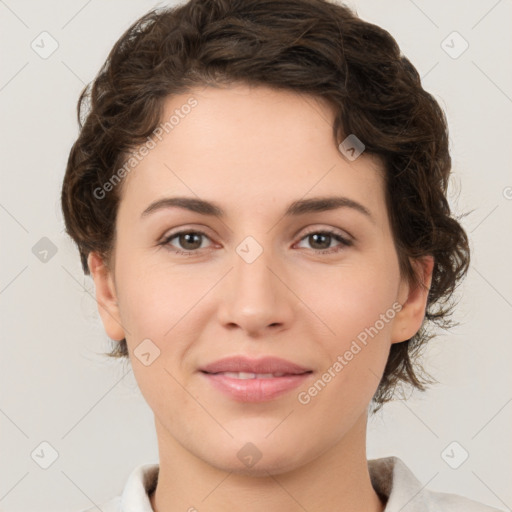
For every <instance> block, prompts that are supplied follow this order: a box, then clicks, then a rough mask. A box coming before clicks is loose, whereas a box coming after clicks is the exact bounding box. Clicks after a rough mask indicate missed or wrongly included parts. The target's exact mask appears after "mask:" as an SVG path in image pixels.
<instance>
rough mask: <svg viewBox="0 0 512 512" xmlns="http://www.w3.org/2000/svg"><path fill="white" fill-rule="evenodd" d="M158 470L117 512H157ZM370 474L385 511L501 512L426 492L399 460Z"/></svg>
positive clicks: (129, 489)
mask: <svg viewBox="0 0 512 512" xmlns="http://www.w3.org/2000/svg"><path fill="white" fill-rule="evenodd" d="M158 471H159V465H158V464H143V465H140V466H138V467H136V468H135V469H134V470H133V471H132V472H131V473H130V476H129V477H128V480H127V482H126V485H125V487H124V490H123V493H122V495H121V496H120V497H118V498H116V499H115V500H112V502H111V504H112V505H114V504H119V505H120V507H119V508H117V507H116V508H115V510H116V512H117V511H118V510H119V512H153V509H152V507H151V503H150V501H149V496H148V494H149V493H150V492H151V491H152V490H153V489H154V488H155V486H156V483H157V480H158ZM368 471H369V473H370V478H371V482H372V486H373V488H374V489H375V491H376V492H377V493H378V494H379V495H380V497H381V498H382V499H383V500H385V501H386V500H387V503H386V507H385V510H384V512H434V511H435V512H444V511H450V512H459V511H460V512H500V511H498V510H497V509H494V508H491V507H487V506H485V505H482V504H480V503H477V502H475V501H472V500H469V499H467V498H464V497H462V496H458V495H455V494H447V493H440V492H434V491H429V490H428V489H425V486H424V485H422V484H421V482H420V481H419V480H418V479H417V478H416V477H415V476H414V474H413V473H412V472H411V470H410V469H409V468H408V467H407V466H406V465H405V464H404V462H402V460H401V459H399V458H398V457H385V458H381V459H370V460H368ZM106 510H107V511H108V510H109V509H108V508H107V509H106ZM112 510H114V509H113V508H112Z"/></svg>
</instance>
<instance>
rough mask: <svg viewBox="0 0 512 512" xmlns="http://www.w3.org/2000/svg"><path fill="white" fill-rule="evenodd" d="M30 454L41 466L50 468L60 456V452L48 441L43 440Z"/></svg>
mask: <svg viewBox="0 0 512 512" xmlns="http://www.w3.org/2000/svg"><path fill="white" fill-rule="evenodd" d="M30 456H31V457H32V459H33V460H34V461H35V462H36V464H37V465H38V466H39V467H41V468H42V469H48V468H49V467H50V466H51V465H52V464H53V463H54V462H55V461H56V460H57V459H58V458H59V452H58V451H57V450H56V449H55V448H54V447H53V446H52V445H51V444H50V443H49V442H48V441H43V442H42V443H40V444H39V445H38V446H37V447H36V448H35V449H34V450H33V451H32V453H31V454H30Z"/></svg>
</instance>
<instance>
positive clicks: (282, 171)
mask: <svg viewBox="0 0 512 512" xmlns="http://www.w3.org/2000/svg"><path fill="white" fill-rule="evenodd" d="M333 122H334V111H333V109H332V107H331V106H330V105H329V104H328V103H327V102H326V101H325V100H323V99H322V98H317V97H313V96H310V95H305V94H297V93H294V92H292V91H281V90H274V89H270V88H266V87H250V86H246V85H236V86H231V87H226V88H212V87H206V88H200V89H196V90H192V91H191V92H189V93H185V94H180V95H175V96H172V97H169V98H167V100H166V101H165V104H164V109H163V114H162V118H161V123H160V125H159V127H157V131H156V132H154V134H153V136H152V137H151V139H152V141H153V143H154V144H153V143H152V144H146V146H147V147H149V146H152V148H151V149H149V150H148V151H145V153H146V154H145V156H144V157H143V158H141V159H140V161H139V162H138V163H137V164H136V166H135V167H134V168H133V170H131V171H130V172H129V173H128V174H127V176H126V177H125V180H126V182H125V183H124V184H123V194H122V201H121V206H123V204H124V205H125V206H126V205H130V206H131V207H134V208H137V209H138V210H140V211H142V210H143V208H144V207H145V206H147V203H149V202H150V201H153V200H154V199H157V198H159V197H164V196H166V195H167V196H169V195H188V196H198V197H200V198H202V199H212V200H215V201H216V202H222V203H223V204H225V205H226V210H227V211H228V214H229V213H230V211H229V210H230V209H229V205H232V206H233V207H236V209H237V211H239V210H240V208H241V207H242V206H243V205H246V207H247V208H252V209H253V211H256V210H257V209H263V210H265V209H268V207H269V206H270V205H272V204H274V203H281V202H285V203H286V204H288V203H290V202H291V201H294V200H297V199H300V198H303V197H308V196H319V195H323V196H325V195H329V194H333V193H334V192H336V193H339V194H343V195H345V196H349V197H351V198H352V199H354V200H356V201H359V202H364V203H373V204H371V207H372V208H371V209H372V210H373V211H375V210H378V209H379V208H382V207H384V194H383V171H382V166H381V163H380V161H379V160H378V159H377V158H376V157H373V156H371V155H367V154H364V153H363V154H362V155H361V156H360V157H359V158H357V159H356V160H354V161H352V162H351V161H349V160H347V159H345V158H344V157H343V156H342V155H341V153H340V152H339V150H338V147H337V145H336V142H335V141H334V138H333V134H332V125H333ZM148 140H149V139H148ZM143 146H144V145H143ZM141 147H142V146H141ZM136 151H137V150H136ZM138 151H139V152H140V148H138ZM381 213H382V212H381ZM376 216H377V217H378V216H379V213H378V212H377V215H376Z"/></svg>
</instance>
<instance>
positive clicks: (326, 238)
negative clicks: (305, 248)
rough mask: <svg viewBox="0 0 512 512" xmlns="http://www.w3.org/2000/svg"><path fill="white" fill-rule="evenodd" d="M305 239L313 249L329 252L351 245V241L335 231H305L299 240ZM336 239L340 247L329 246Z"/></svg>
mask: <svg viewBox="0 0 512 512" xmlns="http://www.w3.org/2000/svg"><path fill="white" fill-rule="evenodd" d="M303 240H307V241H308V243H309V244H310V247H311V249H312V250H314V251H329V252H339V251H340V250H341V249H342V248H343V247H348V246H350V245H352V243H353V242H352V241H351V240H348V239H346V238H344V237H342V236H341V235H340V234H339V233H337V232H336V231H329V230H323V231H312V232H310V233H307V234H306V235H305V236H304V237H302V238H301V241H303ZM333 240H334V241H337V242H339V243H340V246H341V248H333V247H331V242H332V241H333Z"/></svg>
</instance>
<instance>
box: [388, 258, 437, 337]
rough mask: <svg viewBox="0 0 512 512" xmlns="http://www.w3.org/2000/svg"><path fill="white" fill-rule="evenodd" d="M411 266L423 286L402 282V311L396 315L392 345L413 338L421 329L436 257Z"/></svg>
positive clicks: (422, 259) (400, 292) (421, 259)
mask: <svg viewBox="0 0 512 512" xmlns="http://www.w3.org/2000/svg"><path fill="white" fill-rule="evenodd" d="M411 264H412V266H413V268H414V271H415V272H416V274H417V276H418V280H419V281H420V283H422V284H423V286H420V285H416V284H412V283H409V282H405V281H402V282H401V283H400V288H399V292H398V302H400V304H402V309H401V310H400V311H399V312H398V313H397V314H396V316H395V319H394V322H393V328H392V331H391V343H400V342H402V341H406V340H408V339H410V338H412V337H413V336H414V335H415V334H416V333H417V332H418V331H419V329H420V327H421V324H422V323H423V319H424V318H425V309H426V306H427V298H428V292H429V290H430V285H431V283H432V271H433V270H434V257H433V256H431V255H428V256H423V257H422V258H418V259H415V260H411Z"/></svg>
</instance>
